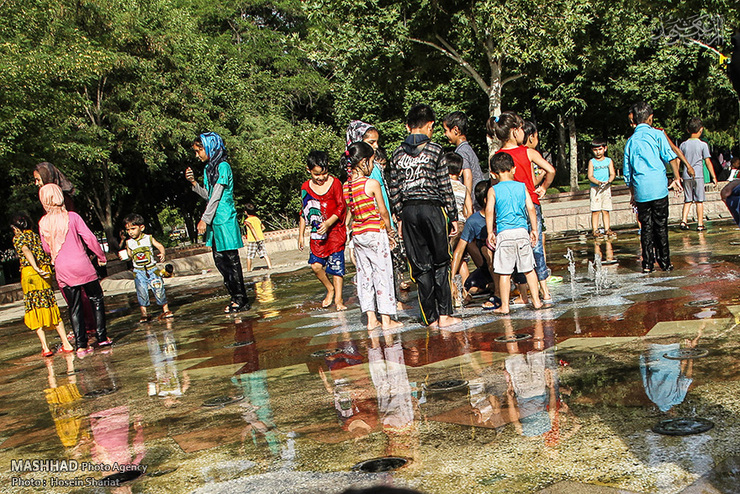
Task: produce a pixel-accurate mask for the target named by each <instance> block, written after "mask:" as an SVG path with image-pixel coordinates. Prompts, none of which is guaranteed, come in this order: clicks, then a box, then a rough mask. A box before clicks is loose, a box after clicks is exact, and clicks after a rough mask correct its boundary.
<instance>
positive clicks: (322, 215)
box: [301, 176, 347, 258]
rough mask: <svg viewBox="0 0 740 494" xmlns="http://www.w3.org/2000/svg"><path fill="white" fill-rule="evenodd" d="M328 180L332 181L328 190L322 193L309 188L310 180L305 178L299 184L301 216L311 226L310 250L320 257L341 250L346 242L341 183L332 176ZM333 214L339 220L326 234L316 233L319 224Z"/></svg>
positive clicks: (344, 210) (345, 206) (344, 205)
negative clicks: (301, 183)
mask: <svg viewBox="0 0 740 494" xmlns="http://www.w3.org/2000/svg"><path fill="white" fill-rule="evenodd" d="M329 180H331V181H332V183H331V185H330V186H329V190H327V191H326V192H325V193H324V194H322V195H320V194H318V193H317V192H316V191H314V190H313V189H312V188H311V185H310V184H311V181H310V180H306V181H305V182H304V183H303V185H302V186H301V198H302V203H303V217H304V219H305V220H306V224H307V225H309V226H310V227H311V244H310V246H311V252H312V253H313V255H315V256H316V257H322V258H324V257H329V256H330V255H332V254H334V253H335V252H340V251H343V250H344V244H345V243H346V242H347V229H346V227H345V225H344V220H345V213H346V208H347V205H346V203H345V202H344V195H343V193H342V184H341V183H340V182H339V180H337V179H336V178H334V177H332V176H330V177H329ZM333 215H337V217H338V218H339V220H338V221H337V222H336V223H334V225H332V226H331V228H329V230H328V231H327V232H326V234H323V235H322V234H320V233H318V232H317V230H318V229H319V226H321V224H322V223H323V222H324V221H326V220H328V219H329V218H331V217H332V216H333Z"/></svg>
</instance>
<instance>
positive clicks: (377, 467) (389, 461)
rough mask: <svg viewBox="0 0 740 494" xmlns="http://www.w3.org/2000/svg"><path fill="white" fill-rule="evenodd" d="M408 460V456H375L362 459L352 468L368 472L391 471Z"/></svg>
mask: <svg viewBox="0 0 740 494" xmlns="http://www.w3.org/2000/svg"><path fill="white" fill-rule="evenodd" d="M408 462H409V460H407V459H406V458H400V457H398V456H384V457H382V458H373V459H372V460H365V461H361V462H360V463H358V464H357V465H355V466H353V467H352V470H355V471H360V472H366V473H377V472H390V471H391V470H397V469H399V468H401V467H402V466H404V465H405V464H406V463H408Z"/></svg>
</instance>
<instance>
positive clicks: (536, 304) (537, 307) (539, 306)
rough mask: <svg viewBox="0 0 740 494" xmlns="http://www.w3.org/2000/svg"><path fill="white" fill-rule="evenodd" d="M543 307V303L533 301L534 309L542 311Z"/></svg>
mask: <svg viewBox="0 0 740 494" xmlns="http://www.w3.org/2000/svg"><path fill="white" fill-rule="evenodd" d="M543 305H544V304H543V303H542V301H538V302H536V303H535V302H534V301H532V307H534V308H535V309H541V308H542V306H543Z"/></svg>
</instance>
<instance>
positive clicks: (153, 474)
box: [147, 467, 177, 477]
mask: <svg viewBox="0 0 740 494" xmlns="http://www.w3.org/2000/svg"><path fill="white" fill-rule="evenodd" d="M175 470H177V467H172V468H163V469H162V470H155V471H153V472H151V473H148V474H147V475H148V476H150V477H161V476H162V475H167V474H168V473H172V472H174V471H175Z"/></svg>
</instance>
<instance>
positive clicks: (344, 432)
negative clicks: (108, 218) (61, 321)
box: [0, 223, 740, 494]
mask: <svg viewBox="0 0 740 494" xmlns="http://www.w3.org/2000/svg"><path fill="white" fill-rule="evenodd" d="M670 244H671V254H672V261H673V264H674V265H675V270H674V271H672V272H670V273H663V272H656V273H653V274H650V275H644V274H642V273H641V269H640V262H639V258H638V256H639V242H638V237H637V235H636V234H635V232H634V231H622V232H620V235H619V237H618V239H616V240H615V241H613V242H606V241H599V242H596V243H594V241H593V240H592V239H590V238H588V239H587V238H586V237H583V236H580V237H562V238H556V239H551V240H549V241H548V243H547V255H548V260H549V262H550V265H551V268H552V269H553V274H555V275H557V276H561V277H563V281H562V283H559V284H554V285H552V286H551V290H552V292H553V295H554V303H553V304H552V305H549V306H547V307H546V308H544V309H541V310H533V309H531V308H527V307H524V308H517V309H515V310H514V311H513V312H512V314H511V315H510V316H508V317H502V316H495V315H493V314H490V313H485V312H483V311H482V310H481V309H480V303H481V302H482V300H480V299H479V300H474V302H473V303H472V304H470V305H468V306H467V307H465V308H463V309H461V311H460V314H461V315H462V317H463V322H462V323H461V324H459V325H456V326H452V327H450V328H446V329H444V330H438V329H429V328H426V327H423V326H421V325H420V324H419V323H418V308H417V304H416V303H415V300H414V298H415V292H413V291H412V292H410V293H409V297H410V298H409V301H408V303H407V304H406V307H405V309H404V310H403V311H401V312H400V313H399V320H400V321H402V322H403V323H404V326H403V327H401V328H400V329H398V330H394V331H392V332H383V331H382V330H379V329H377V330H372V331H368V330H367V328H366V327H365V326H364V324H363V322H362V317H361V314H360V310H359V307H358V304H357V298H356V294H355V290H354V285H353V284H352V281H351V280H352V275H353V270H352V269H350V271H351V272H350V274H349V275H348V276H347V277H346V278H345V290H344V295H345V302H346V303H347V305H348V307H349V310H347V311H344V312H336V311H334V310H333V309H331V308H330V309H322V308H321V299H322V298H323V294H322V291H321V286H320V284H319V282H318V281H317V280H316V279H315V277H314V276H313V275H312V274H311V273H310V272H309V270H308V268H306V267H301V266H303V264H304V262H305V260H304V257H306V256H307V255H304V253H300V254H299V253H297V252H286V253H280V257H278V258H275V257H273V261H274V262H275V261H276V260H277V262H275V264H276V265H277V266H280V267H278V268H277V269H275V270H272V271H271V272H270V275H269V276H266V273H267V271H266V270H258V271H256V272H255V273H253V274H254V277H252V278H250V282H249V284H250V296H251V297H252V298H253V299H254V303H253V308H252V310H250V311H249V312H246V313H243V314H240V315H237V316H234V315H225V314H223V313H222V311H223V308H224V306H225V305H226V303H227V297H226V294H225V290H224V288H223V286H222V284H221V282H220V278H219V277H218V276H217V274H216V273H215V272H211V273H206V274H202V275H197V276H188V277H181V278H179V279H173V280H169V281H168V285H167V286H168V291H167V293H168V297H169V298H170V301H171V308H172V309H173V311H174V312H175V316H176V317H175V318H174V320H167V321H153V322H152V323H150V324H138V320H139V311H138V307H137V305H136V297H135V294H134V293H133V290H132V288H131V289H129V288H128V287H127V286H126V285H124V284H118V285H108V286H107V289H106V295H107V298H106V304H107V308H108V312H109V334H110V336H111V338H112V339H113V341H114V345H113V347H112V348H110V349H109V350H106V351H100V350H96V351H95V352H94V353H93V354H91V355H89V356H87V357H86V358H84V359H78V358H76V357H73V356H71V355H65V354H62V353H58V354H56V355H55V356H54V357H53V358H48V359H43V358H42V357H41V356H40V353H41V352H40V348H39V343H38V340H37V338H36V335H35V334H34V333H32V332H30V331H29V330H27V329H26V328H25V327H24V326H23V324H22V322H21V321H20V318H21V316H22V308H21V309H20V310H19V306H18V305H17V304H16V305H11V306H3V307H2V308H0V321H2V322H0V324H2V325H1V326H0V426H1V427H0V471H1V472H2V477H0V478H1V480H0V482H2V487H1V488H0V490H1V491H2V492H36V491H37V492H116V493H124V492H146V493H149V492H152V493H159V492H162V493H165V492H166V493H180V492H199V493H219V492H222V493H231V492H234V493H236V492H254V493H260V494H261V493H265V494H271V493H327V494H335V493H336V494H338V493H341V492H342V491H343V490H345V489H346V488H347V487H349V486H370V485H374V484H379V483H384V484H392V485H396V486H403V487H410V488H414V489H418V490H420V491H422V492H425V493H430V494H431V493H439V494H442V493H452V492H454V493H471V494H472V493H510V492H524V493H528V492H533V493H534V492H548V493H582V492H583V493H602V492H603V493H614V492H637V493H654V492H655V493H664V492H665V493H680V492H686V493H703V492H707V493H715V492H716V493H732V492H740V420H739V417H740V364H739V363H738V362H739V361H738V355H740V351H739V350H740V343H738V341H739V339H738V331H740V326H738V323H740V291H739V290H738V284H739V283H740V245H737V244H740V231H739V230H738V229H737V228H736V227H735V226H734V225H730V224H728V223H710V224H709V230H708V231H707V232H704V233H698V232H695V231H690V232H683V231H678V230H672V231H671V233H670ZM569 250H570V252H571V253H572V258H573V263H572V264H571V265H570V267H571V269H574V273H575V276H574V277H573V278H572V279H571V275H570V271H569V262H568V259H566V257H565V256H566V254H568V251H569ZM597 253H598V254H599V256H600V257H601V259H602V260H603V261H604V262H603V263H599V262H598V261H597V262H595V263H594V259H595V258H594V256H595V254H597ZM589 263H591V266H589ZM258 265H260V264H259V263H258ZM297 268H300V269H298V270H297V271H296V269H297ZM153 312H154V313H155V314H156V311H153ZM50 336H51V335H50ZM517 340H518V341H517ZM51 341H54V339H53V338H51ZM702 350H706V352H703V351H702ZM703 353H706V355H704V356H701V354H703ZM697 356H698V357H699V358H688V357H697ZM679 418H686V419H687V420H686V421H684V422H685V423H692V424H708V425H711V426H712V428H711V429H709V430H708V431H706V432H702V433H697V434H692V435H685V436H673V435H664V434H659V433H656V432H653V428H654V427H655V426H656V425H657V424H659V423H661V422H662V421H665V420H668V419H679ZM704 421H708V422H704ZM388 456H392V457H398V458H402V459H403V460H405V461H406V463H405V464H404V465H403V466H401V467H400V468H398V469H396V470H392V471H386V472H365V471H362V470H361V469H356V468H353V467H354V466H355V465H357V464H358V463H360V462H362V461H364V460H368V459H373V458H378V457H388ZM26 460H28V461H26ZM34 460H40V461H37V462H36V463H34ZM47 460H51V461H50V462H49V461H47ZM49 468H51V469H56V470H61V471H38V470H39V469H42V470H43V469H49ZM67 469H70V470H71V471H68V470H67ZM34 470H36V471H34ZM126 470H129V471H128V472H126ZM116 484H118V486H117V487H115V485H116ZM111 485H114V487H111Z"/></svg>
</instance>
